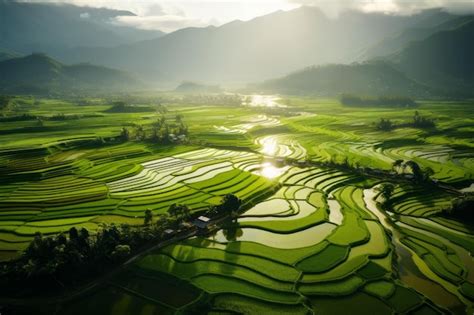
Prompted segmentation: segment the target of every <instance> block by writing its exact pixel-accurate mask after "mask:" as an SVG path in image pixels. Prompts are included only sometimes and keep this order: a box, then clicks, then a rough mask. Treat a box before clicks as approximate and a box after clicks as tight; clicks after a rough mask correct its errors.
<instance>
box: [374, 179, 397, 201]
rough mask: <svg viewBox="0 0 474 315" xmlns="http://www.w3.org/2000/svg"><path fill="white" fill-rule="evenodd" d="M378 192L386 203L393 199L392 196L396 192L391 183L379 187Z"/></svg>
mask: <svg viewBox="0 0 474 315" xmlns="http://www.w3.org/2000/svg"><path fill="white" fill-rule="evenodd" d="M377 191H378V192H379V194H380V196H382V198H383V199H384V203H386V202H387V201H388V200H389V199H390V197H392V194H393V192H394V191H395V186H394V185H393V184H390V183H383V184H380V186H378V187H377Z"/></svg>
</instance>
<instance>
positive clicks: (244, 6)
mask: <svg viewBox="0 0 474 315" xmlns="http://www.w3.org/2000/svg"><path fill="white" fill-rule="evenodd" d="M21 1H26V2H54V3H71V4H76V5H80V6H91V7H107V8H113V9H123V10H129V11H132V12H133V13H135V14H136V15H137V16H133V17H130V16H123V17H118V18H117V20H116V21H114V23H118V24H125V25H130V26H135V27H138V28H142V29H160V30H162V31H165V32H172V31H174V30H177V29H180V28H184V27H189V26H195V27H203V26H208V25H215V26H219V25H222V24H225V23H228V22H230V21H233V20H236V19H239V20H244V21H247V20H250V19H252V18H255V17H257V16H261V15H264V14H269V13H272V12H274V11H278V10H292V9H295V8H298V7H300V6H302V5H310V6H317V7H319V8H321V9H322V10H323V11H324V12H325V13H326V14H327V15H328V16H337V14H338V13H339V12H340V11H341V10H344V9H356V10H361V11H365V12H385V13H387V14H411V13H414V12H417V11H419V10H422V9H426V8H433V7H442V8H445V9H446V10H448V11H453V12H468V11H469V12H474V0H464V1H458V0H21ZM84 17H87V12H86V10H85V12H84Z"/></svg>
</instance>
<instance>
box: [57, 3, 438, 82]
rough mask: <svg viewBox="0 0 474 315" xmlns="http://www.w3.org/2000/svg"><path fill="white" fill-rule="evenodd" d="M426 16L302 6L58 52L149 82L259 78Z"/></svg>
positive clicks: (331, 56)
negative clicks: (335, 12) (332, 14)
mask: <svg viewBox="0 0 474 315" xmlns="http://www.w3.org/2000/svg"><path fill="white" fill-rule="evenodd" d="M427 14H428V13H420V14H418V15H413V16H397V15H388V14H383V13H362V12H358V11H345V12H343V13H341V14H340V15H339V16H338V17H336V18H329V17H327V16H326V15H324V14H323V13H322V12H321V11H320V10H319V9H317V8H314V7H301V8H298V9H295V10H292V11H278V12H275V13H272V14H269V15H265V16H261V17H258V18H255V19H253V20H250V21H246V22H242V21H234V22H231V23H228V24H225V25H222V26H220V27H206V28H186V29H181V30H178V31H176V32H173V33H170V34H167V35H165V36H162V37H160V38H158V39H153V40H147V41H142V42H138V43H133V44H127V45H121V46H118V47H113V48H110V47H109V48H98V47H84V48H77V49H71V50H69V51H67V52H66V53H64V54H62V55H57V56H56V57H58V58H59V59H60V60H63V61H65V62H91V63H95V64H103V65H107V66H110V67H114V68H119V69H123V70H127V71H131V72H135V73H138V74H139V75H141V76H142V77H145V78H146V79H147V80H168V81H169V80H174V81H176V82H181V81H182V80H192V81H206V82H219V83H221V82H228V83H229V82H235V83H238V82H249V81H259V80H264V79H267V78H272V77H275V76H281V75H284V74H286V73H288V72H290V71H294V70H295V69H299V68H302V67H305V66H307V65H310V64H315V65H320V64H326V63H350V62H352V61H354V59H355V57H354V56H356V55H359V54H360V52H361V51H363V50H364V49H365V48H366V47H368V46H371V45H374V44H375V43H378V42H380V41H381V40H382V39H383V38H385V37H387V36H392V35H393V34H395V33H398V32H400V31H402V30H404V29H406V28H408V27H411V26H412V25H414V24H415V23H416V21H417V20H418V19H420V18H423V17H425V15H427ZM433 14H435V13H433V12H429V14H428V15H433Z"/></svg>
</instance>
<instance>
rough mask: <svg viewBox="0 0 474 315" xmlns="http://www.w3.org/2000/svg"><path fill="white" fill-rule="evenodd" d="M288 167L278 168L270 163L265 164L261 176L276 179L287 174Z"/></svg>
mask: <svg viewBox="0 0 474 315" xmlns="http://www.w3.org/2000/svg"><path fill="white" fill-rule="evenodd" d="M287 169H288V166H285V167H276V166H275V165H273V164H272V163H270V162H265V163H263V164H262V168H261V169H260V172H259V173H260V175H261V176H263V177H266V178H275V177H279V176H281V175H283V173H285V172H286V170H287Z"/></svg>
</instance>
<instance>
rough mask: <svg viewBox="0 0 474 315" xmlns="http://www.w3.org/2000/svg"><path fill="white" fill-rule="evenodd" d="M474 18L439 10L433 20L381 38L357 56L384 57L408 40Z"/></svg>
mask: <svg viewBox="0 0 474 315" xmlns="http://www.w3.org/2000/svg"><path fill="white" fill-rule="evenodd" d="M473 19H474V16H473V15H467V16H453V15H451V14H449V13H445V12H439V14H437V15H436V19H435V21H431V20H430V21H429V23H427V21H426V19H425V20H423V21H420V22H419V23H417V24H416V25H415V26H414V27H410V28H408V29H405V30H403V31H402V32H400V33H398V34H396V35H395V36H390V37H388V38H385V39H383V40H382V41H381V42H379V43H377V44H375V45H373V46H371V47H368V48H367V49H366V50H365V51H364V52H363V53H362V54H361V56H360V57H359V59H360V60H370V59H374V58H377V57H385V56H388V55H391V54H393V53H395V52H398V51H400V50H401V49H403V48H404V47H406V46H407V45H408V44H409V43H410V42H414V41H420V40H424V39H426V38H428V37H429V36H431V35H433V34H435V33H437V32H440V31H446V30H452V29H456V28H457V27H459V26H461V25H463V24H464V23H466V22H468V21H472V20H473Z"/></svg>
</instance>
